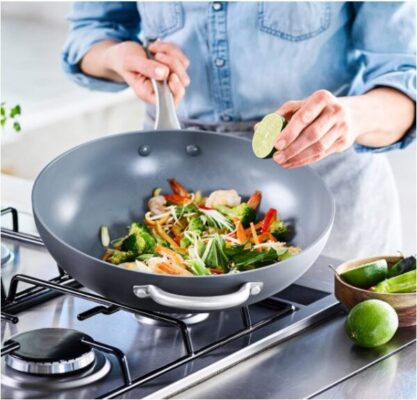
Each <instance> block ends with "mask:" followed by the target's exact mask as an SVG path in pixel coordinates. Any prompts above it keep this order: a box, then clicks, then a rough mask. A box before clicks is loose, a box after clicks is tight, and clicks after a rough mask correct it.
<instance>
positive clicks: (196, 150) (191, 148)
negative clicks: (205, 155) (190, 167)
mask: <svg viewBox="0 0 417 400" xmlns="http://www.w3.org/2000/svg"><path fill="white" fill-rule="evenodd" d="M185 151H186V152H187V154H188V155H190V156H197V155H198V154H200V151H201V150H200V147H198V146H197V145H195V144H189V145H188V146H187V147H186V148H185Z"/></svg>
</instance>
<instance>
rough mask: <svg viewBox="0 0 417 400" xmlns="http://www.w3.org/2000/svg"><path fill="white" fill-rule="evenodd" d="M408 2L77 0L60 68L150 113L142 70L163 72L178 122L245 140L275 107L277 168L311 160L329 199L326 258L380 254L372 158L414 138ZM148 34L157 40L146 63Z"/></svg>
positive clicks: (390, 213) (379, 188)
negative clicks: (130, 98)
mask: <svg viewBox="0 0 417 400" xmlns="http://www.w3.org/2000/svg"><path fill="white" fill-rule="evenodd" d="M415 11H416V3H415V2H305V3H302V2H288V3H283V2H248V3H247V2H230V3H229V2H198V3H194V2H190V3H188V2H184V3H180V2H76V3H75V4H74V8H73V12H72V15H71V17H70V22H71V29H70V33H69V37H68V40H67V43H66V45H65V49H64V51H63V65H64V68H65V71H66V72H67V73H68V74H69V75H70V76H71V78H72V79H73V80H74V81H75V82H77V83H79V84H81V85H83V86H85V87H87V88H90V89H93V90H107V91H117V90H121V89H124V88H126V87H127V86H130V87H131V88H132V89H133V91H134V92H135V94H136V95H137V97H138V98H140V99H141V100H143V101H144V102H146V103H148V104H149V107H148V114H149V115H150V117H151V118H152V117H153V115H154V112H155V111H154V107H153V106H152V104H154V103H155V94H154V92H153V89H152V85H151V80H150V78H152V79H156V80H167V82H168V85H169V88H170V89H171V91H172V93H173V96H174V99H175V102H176V104H177V105H178V115H179V118H180V121H181V123H182V126H183V127H185V128H187V127H198V128H199V129H206V130H214V131H216V132H227V133H230V134H235V135H242V136H251V135H252V134H253V127H254V125H255V124H256V123H257V122H259V120H260V119H261V118H262V117H263V116H264V115H265V114H268V113H271V112H274V111H276V112H277V113H279V114H281V115H283V116H284V117H285V118H286V119H287V120H288V121H289V122H288V124H287V126H286V128H285V129H284V131H283V132H282V133H281V135H280V136H279V138H278V140H277V142H276V149H277V152H276V153H275V154H274V156H273V161H274V162H276V163H277V164H278V165H277V168H279V166H280V167H282V168H288V169H290V168H299V167H302V166H305V165H310V166H311V167H312V168H313V169H314V170H315V171H316V172H317V173H318V174H320V175H321V176H322V178H323V179H324V180H325V182H326V183H327V185H328V186H329V188H330V189H331V191H332V193H333V195H334V197H335V200H336V208H337V211H336V217H335V223H334V227H333V231H332V234H331V237H330V239H329V241H328V244H327V246H326V249H325V250H324V253H325V254H328V255H331V256H335V257H338V258H345V259H350V258H352V257H359V256H365V255H372V254H385V253H392V252H396V251H398V250H400V249H401V222H400V213H399V203H398V194H397V191H396V188H395V183H394V180H393V174H392V171H391V169H390V167H389V164H388V162H387V159H386V158H385V156H384V155H382V154H375V153H383V152H386V151H389V150H394V149H403V148H405V147H406V146H408V145H409V144H410V143H411V142H413V140H414V139H415V126H414V125H415V98H416V55H415V48H416V42H415V37H416V20H415ZM149 38H157V39H159V40H157V41H155V42H153V43H152V44H151V45H150V46H149V49H150V51H151V52H152V53H153V55H154V59H153V60H150V59H148V58H147V57H146V54H145V51H144V48H143V43H144V41H145V40H147V39H149ZM236 157H239V155H238V154H236ZM271 162H272V161H271ZM404 173H407V171H404ZM277 207H278V208H279V204H278V205H277Z"/></svg>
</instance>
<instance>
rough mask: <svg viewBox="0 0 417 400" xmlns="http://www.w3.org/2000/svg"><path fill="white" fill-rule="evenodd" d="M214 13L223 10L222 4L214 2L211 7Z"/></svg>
mask: <svg viewBox="0 0 417 400" xmlns="http://www.w3.org/2000/svg"><path fill="white" fill-rule="evenodd" d="M212 7H213V10H214V11H220V10H221V9H222V8H223V4H222V3H220V2H219V1H215V2H214V3H213V5H212Z"/></svg>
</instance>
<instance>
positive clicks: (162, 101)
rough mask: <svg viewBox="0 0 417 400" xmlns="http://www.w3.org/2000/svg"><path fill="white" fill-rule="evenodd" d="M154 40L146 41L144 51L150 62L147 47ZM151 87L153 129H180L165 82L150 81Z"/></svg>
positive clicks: (150, 55)
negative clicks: (153, 106) (153, 103)
mask: <svg viewBox="0 0 417 400" xmlns="http://www.w3.org/2000/svg"><path fill="white" fill-rule="evenodd" d="M155 40H156V39H148V40H147V43H146V45H145V46H144V49H145V51H146V55H147V56H148V58H149V59H150V60H153V55H152V53H151V52H150V51H149V49H148V46H149V45H150V44H151V43H152V42H154V41H155ZM152 85H153V88H154V91H155V96H156V115H155V125H154V129H155V130H158V129H181V125H180V122H179V121H178V117H177V112H176V111H175V103H174V97H173V96H172V93H171V91H170V90H169V86H168V82H167V81H157V80H155V79H152Z"/></svg>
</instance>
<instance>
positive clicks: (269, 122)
mask: <svg viewBox="0 0 417 400" xmlns="http://www.w3.org/2000/svg"><path fill="white" fill-rule="evenodd" d="M284 127H285V119H284V118H283V117H281V115H278V114H276V113H272V114H268V115H266V116H265V117H264V118H263V119H262V121H261V122H259V124H258V125H257V126H256V129H255V133H254V135H253V139H252V149H253V152H254V153H255V156H256V157H259V158H268V157H271V156H272V154H274V151H275V148H274V143H275V141H276V139H277V137H278V135H279V134H280V133H281V131H282V130H283V129H284Z"/></svg>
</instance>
